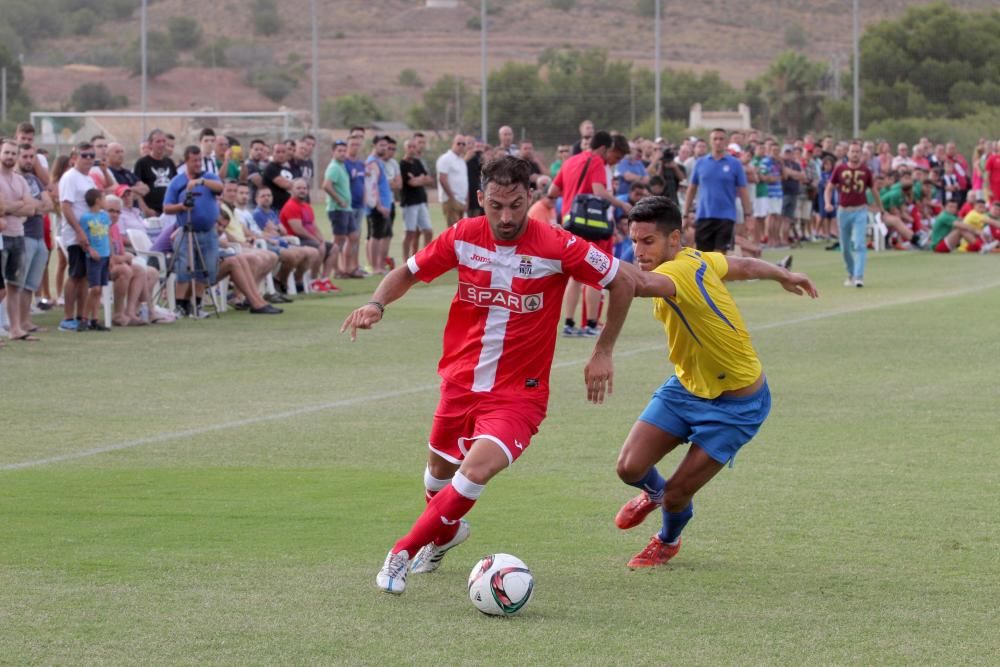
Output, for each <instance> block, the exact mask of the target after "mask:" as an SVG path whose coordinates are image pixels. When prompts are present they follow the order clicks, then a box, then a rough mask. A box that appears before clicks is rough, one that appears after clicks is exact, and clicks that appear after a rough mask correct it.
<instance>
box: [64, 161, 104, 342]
mask: <svg viewBox="0 0 1000 667" xmlns="http://www.w3.org/2000/svg"><path fill="white" fill-rule="evenodd" d="M96 156H97V153H96V151H95V150H94V145H93V144H91V143H90V142H89V141H84V142H82V143H79V144H77V146H76V164H75V165H74V167H73V168H72V169H69V170H67V171H66V173H65V174H63V175H62V178H60V179H59V206H60V211H61V213H62V215H61V216H60V217H61V218H62V223H61V226H60V229H59V242H60V243H61V244H62V247H63V248H64V249H65V251H66V260H67V263H68V264H69V279H68V280H66V287H65V290H64V294H63V298H64V299H65V303H66V305H65V307H64V311H63V313H64V318H63V321H62V322H60V324H59V330H60V331H76V330H77V326H78V325H79V323H80V322H81V321H82V320H83V309H84V303H85V301H86V297H87V250H88V249H89V248H90V242H89V241H88V240H87V235H86V234H85V233H84V231H83V227H81V226H80V217H81V216H83V214H84V213H86V212H87V209H88V206H87V200H86V199H85V196H86V194H87V190H92V189H94V181H93V180H92V179H91V177H90V170H91V169H92V168H93V167H94V158H95V157H96Z"/></svg>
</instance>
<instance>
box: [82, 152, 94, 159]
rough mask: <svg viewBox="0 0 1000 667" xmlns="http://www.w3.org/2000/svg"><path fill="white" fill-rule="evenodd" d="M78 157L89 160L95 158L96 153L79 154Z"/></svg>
mask: <svg viewBox="0 0 1000 667" xmlns="http://www.w3.org/2000/svg"><path fill="white" fill-rule="evenodd" d="M80 157H82V158H83V159H85V160H89V159H91V158H95V157H97V153H80Z"/></svg>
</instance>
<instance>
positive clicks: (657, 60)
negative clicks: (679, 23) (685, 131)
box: [653, 0, 857, 138]
mask: <svg viewBox="0 0 1000 667" xmlns="http://www.w3.org/2000/svg"><path fill="white" fill-rule="evenodd" d="M855 1H857V0H855ZM655 34H656V40H655V41H656V47H655V54H654V57H653V63H654V64H653V69H654V71H655V80H656V86H655V88H654V91H653V100H654V103H653V117H654V121H653V126H654V127H655V128H656V129H654V130H653V137H654V138H658V137H659V136H660V0H656V31H655Z"/></svg>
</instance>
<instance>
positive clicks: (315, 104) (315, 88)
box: [309, 0, 319, 188]
mask: <svg viewBox="0 0 1000 667" xmlns="http://www.w3.org/2000/svg"><path fill="white" fill-rule="evenodd" d="M309 12H310V14H311V17H310V18H311V20H312V133H313V136H315V137H316V138H317V141H315V142H314V143H313V150H312V155H311V156H310V157H311V158H312V161H313V165H314V168H313V182H312V183H310V184H309V187H310V188H312V187H313V186H314V185H315V184H316V182H317V181H318V180H319V179H318V176H319V170H318V169H315V165H316V164H317V163H318V161H319V140H318V139H319V26H318V25H317V22H316V0H310V1H309Z"/></svg>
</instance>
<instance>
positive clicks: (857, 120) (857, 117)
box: [852, 0, 861, 137]
mask: <svg viewBox="0 0 1000 667" xmlns="http://www.w3.org/2000/svg"><path fill="white" fill-rule="evenodd" d="M852 69H853V70H854V134H853V135H852V136H853V137H858V136H860V135H861V93H860V92H859V85H858V72H859V70H860V69H861V53H860V49H859V48H858V0H854V67H853V68H852Z"/></svg>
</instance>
